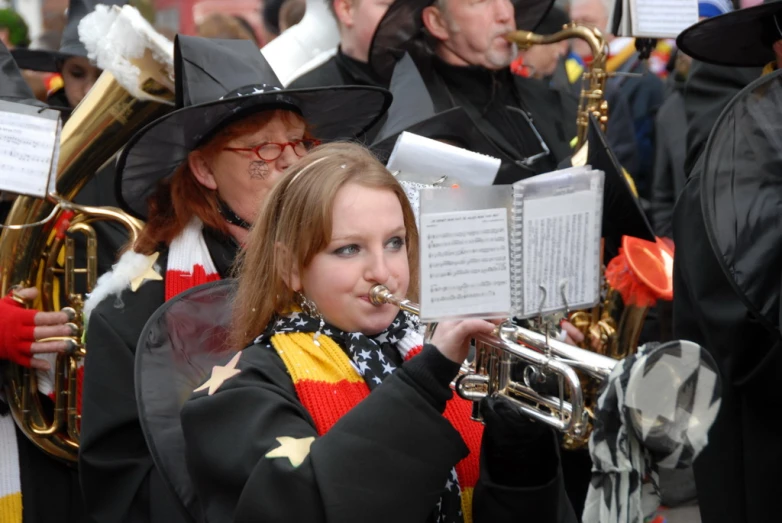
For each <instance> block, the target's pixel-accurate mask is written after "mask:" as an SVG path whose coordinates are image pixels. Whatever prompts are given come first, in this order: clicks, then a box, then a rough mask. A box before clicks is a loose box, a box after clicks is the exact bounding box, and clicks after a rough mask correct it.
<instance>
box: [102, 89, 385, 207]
mask: <svg viewBox="0 0 782 523" xmlns="http://www.w3.org/2000/svg"><path fill="white" fill-rule="evenodd" d="M391 98H392V97H391V93H389V92H388V91H387V90H385V89H382V88H379V87H359V86H343V87H323V88H314V89H291V90H274V91H266V92H264V93H261V94H255V95H250V96H243V97H236V98H230V99H224V100H217V101H214V102H209V103H205V104H200V105H194V106H190V107H185V108H182V109H179V110H176V111H174V112H172V113H169V114H167V115H165V116H163V117H161V118H159V119H157V120H155V121H154V122H152V123H150V124H149V125H147V126H146V127H145V128H143V129H142V130H141V131H139V132H138V133H136V134H135V135H134V136H133V137H132V138H131V139H130V141H129V142H128V144H127V145H126V146H125V148H124V149H123V150H122V152H121V153H120V156H119V159H118V160H117V181H116V183H117V187H116V191H117V199H118V201H119V203H120V206H121V207H122V208H123V209H124V210H125V211H127V212H129V213H130V214H132V215H134V216H136V217H138V218H141V219H146V215H147V199H148V197H149V196H150V195H151V194H152V193H153V192H154V191H155V188H156V185H157V183H158V182H159V181H161V180H163V179H165V178H168V177H169V176H171V175H172V174H173V173H174V171H175V170H176V169H177V167H179V165H180V164H181V163H182V162H184V161H185V159H187V156H188V155H189V154H190V153H191V152H192V151H193V150H195V149H196V148H197V147H198V146H200V145H201V144H202V143H204V142H205V141H206V140H207V139H208V138H209V137H211V136H213V135H214V133H215V132H216V131H217V130H219V129H221V128H223V127H224V126H225V125H228V124H229V123H231V122H234V121H236V120H238V119H240V118H242V117H244V116H249V115H250V114H253V113H257V112H260V111H264V110H271V109H277V108H283V109H285V108H289V109H291V110H295V111H297V112H300V113H301V115H302V116H303V117H304V120H305V121H306V122H307V129H308V131H310V133H311V134H312V136H313V137H315V138H317V139H319V140H323V141H333V140H340V139H353V138H356V137H358V136H361V135H362V134H364V133H365V132H366V131H367V130H368V129H369V128H371V127H372V126H373V125H374V124H375V123H376V122H377V121H378V120H379V119H380V117H381V116H382V115H383V114H384V113H385V112H386V110H388V107H389V105H391Z"/></svg>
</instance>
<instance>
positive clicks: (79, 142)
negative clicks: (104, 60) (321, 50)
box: [0, 6, 174, 462]
mask: <svg viewBox="0 0 782 523" xmlns="http://www.w3.org/2000/svg"><path fill="white" fill-rule="evenodd" d="M99 7H102V6H99ZM113 9H115V11H114V12H113V13H112V14H113V15H116V16H118V18H117V20H118V21H119V22H120V23H126V24H127V25H128V26H132V29H133V30H134V32H136V33H137V34H133V35H128V34H127V33H125V34H124V36H123V38H131V37H137V40H136V41H140V40H139V39H138V38H143V40H141V41H144V42H145V44H146V45H147V47H146V48H145V49H143V50H142V52H141V53H138V54H137V55H136V56H133V57H129V58H128V63H129V64H130V65H132V67H133V68H135V71H136V72H135V74H133V75H130V76H129V74H128V70H127V69H122V70H119V71H117V72H116V74H114V72H112V70H111V68H107V69H105V70H104V72H103V73H102V74H101V76H100V77H99V78H98V80H97V81H96V83H95V85H94V86H93V88H92V89H91V90H90V92H89V93H88V94H87V96H86V97H85V98H84V99H83V100H82V102H81V103H80V104H79V105H78V106H77V107H76V108H75V109H74V111H73V113H72V114H71V117H70V118H69V120H68V121H67V122H66V124H65V125H64V126H63V129H62V134H61V142H60V155H59V160H58V166H57V195H58V197H57V199H56V201H55V200H54V199H46V200H41V199H35V198H30V197H26V196H19V197H17V198H16V201H15V202H14V205H13V207H12V209H11V212H10V214H9V215H8V218H7V220H6V224H5V227H4V228H3V229H2V234H1V235H0V289H2V293H3V294H5V293H6V292H8V289H9V287H11V286H12V285H15V284H21V285H22V286H25V287H29V286H35V287H38V288H39V290H40V297H39V299H38V301H37V302H36V303H35V308H36V309H39V310H45V311H52V310H59V309H60V308H61V307H60V305H61V304H60V303H59V302H60V296H61V295H63V296H64V299H65V301H66V304H65V305H67V306H68V307H70V308H72V309H74V311H75V313H76V314H75V320H74V329H75V330H76V331H77V332H79V334H77V335H75V336H73V337H71V338H69V339H68V340H67V341H68V342H69V345H70V349H69V350H68V351H67V352H66V353H62V354H58V355H57V359H56V361H55V364H54V365H53V367H52V368H53V373H54V378H53V382H54V385H53V389H54V390H53V394H54V397H53V405H49V404H48V403H47V402H45V401H42V398H41V394H39V383H38V381H39V379H38V373H36V372H35V371H33V370H31V369H28V368H26V367H22V366H19V365H9V366H8V369H7V371H8V373H7V380H6V381H5V384H6V387H5V393H6V398H7V401H8V403H9V406H10V410H11V414H12V415H13V418H14V421H15V422H16V424H17V426H18V427H19V428H20V430H21V431H22V433H24V434H25V436H26V437H27V438H28V439H29V440H30V441H32V442H33V443H34V444H35V445H36V446H37V447H38V448H40V449H41V450H43V451H44V452H46V453H47V454H49V455H50V456H52V457H54V458H56V459H59V460H62V461H65V462H75V461H76V459H77V457H78V450H79V432H80V421H81V416H80V410H81V409H80V405H79V404H78V402H79V397H80V394H79V392H80V391H79V390H78V384H79V380H78V373H79V369H80V363H81V361H82V360H83V358H84V356H85V355H86V351H85V348H84V345H83V343H82V340H81V335H80V333H81V331H82V329H83V327H84V326H83V325H82V323H81V317H82V314H81V310H82V306H83V303H84V298H83V296H82V295H80V294H77V292H76V285H75V282H76V279H77V278H83V277H86V289H87V292H90V290H91V289H92V288H93V287H94V285H95V282H96V280H97V276H98V275H97V242H96V233H95V229H94V228H93V227H92V224H93V223H94V222H96V221H115V222H118V223H119V224H121V225H122V226H123V227H124V228H125V229H127V230H128V232H129V236H130V239H131V240H134V239H135V237H136V236H137V234H138V232H139V231H140V230H141V227H142V223H141V222H140V221H139V220H137V219H135V218H133V217H132V216H130V215H128V214H126V213H124V212H123V211H121V210H119V209H115V208H110V207H88V206H83V205H78V204H75V203H73V202H72V200H73V198H74V197H75V196H76V195H77V194H78V193H79V191H80V190H81V189H82V188H83V187H84V186H85V185H86V184H87V182H89V181H90V179H92V177H93V176H94V174H95V173H96V171H98V170H99V169H100V168H101V167H102V166H103V165H104V164H105V163H106V162H108V161H109V160H111V159H112V158H113V157H114V155H115V154H116V153H117V151H119V149H120V148H121V147H122V146H124V145H125V143H126V142H127V141H128V139H129V138H130V137H131V136H132V135H133V134H134V133H135V132H136V131H138V130H139V129H141V128H142V127H143V126H144V125H146V124H147V123H149V122H151V121H152V120H154V119H156V118H158V117H160V116H162V115H164V114H165V113H167V112H169V111H170V110H171V109H172V108H173V107H172V106H173V103H174V83H173V45H171V46H170V48H169V46H168V45H162V42H161V40H160V39H159V38H158V37H160V35H158V34H157V33H149V31H153V30H152V28H151V26H149V27H147V26H145V25H143V24H142V23H140V22H139V21H138V20H137V19H136V18H135V15H133V12H130V13H129V14H128V11H127V10H129V9H133V8H131V7H128V6H126V7H124V8H123V9H124V10H125V11H124V12H122V13H121V14H119V11H118V10H119V8H117V7H115V8H113ZM136 14H137V11H136ZM88 16H91V15H88ZM123 16H124V18H123ZM85 20H86V17H85ZM129 20H130V21H129ZM82 23H83V22H82ZM144 31H147V32H146V33H145V32H144ZM109 32H110V30H109V28H107V29H106V31H104V32H103V33H102V34H103V35H105V34H107V33H109ZM160 38H162V37H160ZM166 42H167V41H166ZM105 44H106V45H112V44H111V42H105ZM114 45H116V43H115V44H114ZM99 65H100V60H99ZM126 65H127V64H126ZM131 80H132V83H131ZM77 234H81V235H83V236H84V237H85V239H86V246H87V247H86V248H87V256H86V260H87V266H86V267H76V266H75V263H74V260H75V253H74V249H75V242H74V240H73V238H74V236H75V235H77ZM61 286H64V289H63V290H64V292H61V289H60V287H61Z"/></svg>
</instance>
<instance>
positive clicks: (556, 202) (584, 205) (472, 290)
mask: <svg viewBox="0 0 782 523" xmlns="http://www.w3.org/2000/svg"><path fill="white" fill-rule="evenodd" d="M604 176H605V175H604V173H603V172H602V171H596V170H593V169H592V168H591V167H589V166H584V167H576V168H572V169H565V170H561V171H554V172H551V173H547V174H541V175H538V176H533V177H532V178H528V179H526V180H522V181H519V182H517V183H515V184H513V185H512V186H493V187H461V188H440V189H435V188H425V189H421V191H420V204H421V208H420V222H419V223H420V243H421V249H420V256H421V264H420V265H421V281H420V285H421V320H422V321H424V322H428V321H442V320H446V319H455V318H465V317H478V318H502V317H509V316H514V317H517V318H529V317H533V316H538V315H540V314H543V313H549V312H554V311H560V310H565V309H568V308H570V309H580V308H587V307H591V306H593V305H595V304H596V303H597V301H598V299H599V297H600V278H601V274H600V230H601V225H602V211H603V183H604Z"/></svg>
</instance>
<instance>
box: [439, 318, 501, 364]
mask: <svg viewBox="0 0 782 523" xmlns="http://www.w3.org/2000/svg"><path fill="white" fill-rule="evenodd" d="M500 323H501V321H499V320H497V322H496V323H492V322H489V321H486V320H475V319H469V320H458V321H444V322H441V323H438V324H437V328H436V329H435V331H434V334H433V335H432V340H431V342H432V345H434V346H435V347H437V350H439V351H440V353H441V354H442V355H443V356H445V357H446V358H448V359H449V360H451V361H453V362H456V363H462V362H464V360H465V359H467V353H468V352H469V350H470V339H472V338H473V337H475V335H476V334H491V332H492V331H493V330H494V327H495V326H496V325H499V324H500Z"/></svg>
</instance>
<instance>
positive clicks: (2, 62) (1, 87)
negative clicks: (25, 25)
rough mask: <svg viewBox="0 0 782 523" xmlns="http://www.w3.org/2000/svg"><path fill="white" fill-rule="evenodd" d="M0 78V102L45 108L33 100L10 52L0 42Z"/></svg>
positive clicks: (28, 87) (33, 97) (33, 96)
mask: <svg viewBox="0 0 782 523" xmlns="http://www.w3.org/2000/svg"><path fill="white" fill-rule="evenodd" d="M0 78H1V79H2V82H0V100H5V101H7V102H16V103H23V104H26V105H37V106H39V107H46V104H44V103H43V102H40V101H38V100H37V99H36V98H35V95H33V91H32V90H31V89H30V86H29V85H27V82H25V81H24V78H23V77H22V73H21V71H19V68H18V67H17V65H16V62H15V61H14V59H13V57H12V56H11V52H10V51H9V50H8V48H7V47H6V46H5V44H3V42H2V41H0Z"/></svg>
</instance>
